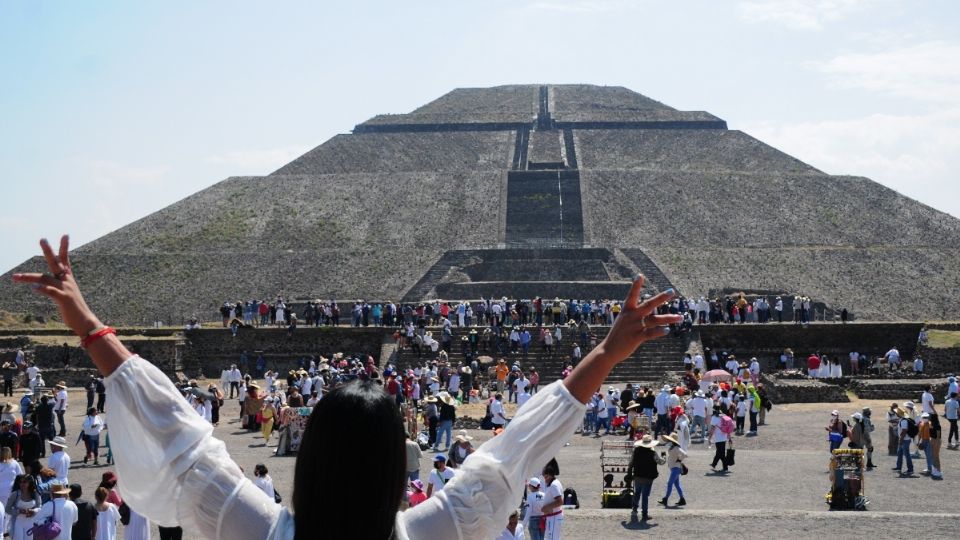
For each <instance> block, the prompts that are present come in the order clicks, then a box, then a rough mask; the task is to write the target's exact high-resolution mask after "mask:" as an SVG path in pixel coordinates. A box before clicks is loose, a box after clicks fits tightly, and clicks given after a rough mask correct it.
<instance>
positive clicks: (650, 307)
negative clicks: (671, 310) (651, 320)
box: [640, 289, 676, 317]
mask: <svg viewBox="0 0 960 540" xmlns="http://www.w3.org/2000/svg"><path fill="white" fill-rule="evenodd" d="M674 296H676V292H674V290H673V289H667V290H665V291H663V292H662V293H660V294H658V295H656V296H654V297H652V298H648V299H647V301H646V302H644V303H642V304H640V314H641V315H642V316H643V317H646V316H647V315H650V314H651V313H654V312H656V311H657V308H658V307H659V306H661V305H663V304H664V303H666V302H668V301H670V300H672V299H673V297H674Z"/></svg>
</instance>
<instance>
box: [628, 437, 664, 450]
mask: <svg viewBox="0 0 960 540" xmlns="http://www.w3.org/2000/svg"><path fill="white" fill-rule="evenodd" d="M658 444H660V441H658V440H656V439H654V438H653V437H652V436H651V435H650V434H649V433H648V434H646V435H644V436H643V438H642V439H640V440H639V441H637V442H635V443H633V447H634V448H640V447H643V448H653V447H654V446H657V445H658Z"/></svg>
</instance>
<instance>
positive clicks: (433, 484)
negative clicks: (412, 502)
mask: <svg viewBox="0 0 960 540" xmlns="http://www.w3.org/2000/svg"><path fill="white" fill-rule="evenodd" d="M456 474H457V473H456V470H455V469H452V468H450V467H447V456H445V455H443V454H437V455H435V456H433V470H432V471H430V476H429V477H427V497H428V498H429V497H432V496H433V495H434V494H435V493H439V492H441V491H443V488H444V486H446V485H447V482H449V481H450V480H452V479H453V477H454V476H456Z"/></svg>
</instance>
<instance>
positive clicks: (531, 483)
mask: <svg viewBox="0 0 960 540" xmlns="http://www.w3.org/2000/svg"><path fill="white" fill-rule="evenodd" d="M527 485H529V486H533V487H535V488H538V487H540V479H539V478H537V477H536V476H534V477H533V478H531V479H530V480H528V481H527Z"/></svg>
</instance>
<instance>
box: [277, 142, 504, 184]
mask: <svg viewBox="0 0 960 540" xmlns="http://www.w3.org/2000/svg"><path fill="white" fill-rule="evenodd" d="M513 146H514V135H513V133H511V132H509V131H481V132H476V131H473V132H452V133H416V134H414V133H362V134H356V135H337V136H336V137H334V138H332V139H330V140H329V141H327V142H325V143H323V144H322V145H320V146H318V147H316V148H314V149H313V150H311V151H309V152H307V153H306V154H304V155H303V156H301V157H299V158H297V159H296V160H294V161H292V162H290V163H289V164H287V165H285V166H284V167H282V168H281V169H280V170H278V171H277V172H275V173H273V174H274V176H276V175H290V174H327V173H354V172H364V173H387V172H407V171H433V172H449V171H474V170H476V171H483V170H492V169H507V168H508V167H509V164H510V158H511V153H512V151H513Z"/></svg>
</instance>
